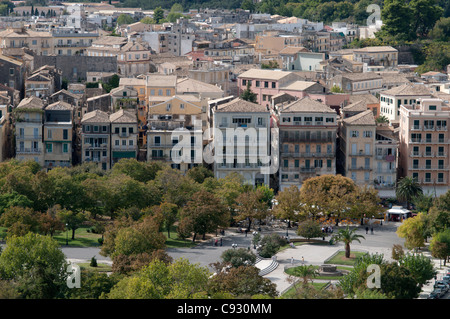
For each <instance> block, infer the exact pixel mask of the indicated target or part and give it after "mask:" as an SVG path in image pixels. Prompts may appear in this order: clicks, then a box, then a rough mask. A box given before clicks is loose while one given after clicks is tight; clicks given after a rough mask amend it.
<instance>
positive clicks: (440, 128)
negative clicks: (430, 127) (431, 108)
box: [436, 126, 447, 132]
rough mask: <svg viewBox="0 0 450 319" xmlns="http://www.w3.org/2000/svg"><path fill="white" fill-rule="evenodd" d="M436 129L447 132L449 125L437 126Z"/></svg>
mask: <svg viewBox="0 0 450 319" xmlns="http://www.w3.org/2000/svg"><path fill="white" fill-rule="evenodd" d="M436 131H439V132H446V131H447V126H436Z"/></svg>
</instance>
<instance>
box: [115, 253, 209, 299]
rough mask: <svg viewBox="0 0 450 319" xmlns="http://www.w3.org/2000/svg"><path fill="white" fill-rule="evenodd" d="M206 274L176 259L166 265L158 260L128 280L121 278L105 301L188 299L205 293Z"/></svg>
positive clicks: (201, 268) (199, 267) (127, 278)
mask: <svg viewBox="0 0 450 319" xmlns="http://www.w3.org/2000/svg"><path fill="white" fill-rule="evenodd" d="M209 276H210V273H209V271H208V269H207V268H206V267H201V266H199V265H197V264H191V263H190V262H189V261H188V260H186V259H178V260H176V261H175V262H173V263H170V264H166V263H164V262H162V261H160V260H158V259H155V260H153V261H152V262H151V263H150V264H148V266H146V267H144V268H142V269H141V270H140V271H139V272H137V273H135V274H134V275H132V276H127V277H124V278H123V279H122V280H120V281H119V282H118V283H117V285H115V286H114V287H113V288H112V289H111V292H110V293H109V294H108V298H109V299H190V298H193V297H194V296H195V294H197V293H200V292H205V291H206V289H207V284H208V277H209Z"/></svg>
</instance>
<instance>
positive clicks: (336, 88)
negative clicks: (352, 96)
mask: <svg viewBox="0 0 450 319" xmlns="http://www.w3.org/2000/svg"><path fill="white" fill-rule="evenodd" d="M331 92H333V93H344V90H343V89H341V88H340V87H339V86H337V85H333V87H332V88H331Z"/></svg>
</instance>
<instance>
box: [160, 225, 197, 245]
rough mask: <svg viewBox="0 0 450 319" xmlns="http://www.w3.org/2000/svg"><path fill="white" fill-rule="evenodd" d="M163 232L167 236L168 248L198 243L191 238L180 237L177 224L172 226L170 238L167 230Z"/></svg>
mask: <svg viewBox="0 0 450 319" xmlns="http://www.w3.org/2000/svg"><path fill="white" fill-rule="evenodd" d="M163 234H164V235H165V236H166V247H167V248H189V247H194V246H196V245H197V243H193V242H192V240H191V239H189V238H187V239H182V238H179V237H178V234H177V227H176V226H172V227H171V228H170V238H169V236H168V233H167V230H164V231H163Z"/></svg>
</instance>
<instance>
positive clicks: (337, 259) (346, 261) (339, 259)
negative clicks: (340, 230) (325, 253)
mask: <svg viewBox="0 0 450 319" xmlns="http://www.w3.org/2000/svg"><path fill="white" fill-rule="evenodd" d="M366 254H367V253H365V252H360V251H353V252H350V258H346V257H345V252H343V251H340V252H339V253H337V254H336V255H334V256H333V257H332V258H330V259H327V260H325V264H333V265H345V266H353V265H354V264H355V261H356V259H357V258H358V257H360V256H364V255H366Z"/></svg>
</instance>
